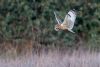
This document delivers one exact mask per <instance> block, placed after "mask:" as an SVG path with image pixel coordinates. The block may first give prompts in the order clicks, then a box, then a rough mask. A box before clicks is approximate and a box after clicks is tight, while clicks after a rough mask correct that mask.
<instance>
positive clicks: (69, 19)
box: [62, 10, 76, 30]
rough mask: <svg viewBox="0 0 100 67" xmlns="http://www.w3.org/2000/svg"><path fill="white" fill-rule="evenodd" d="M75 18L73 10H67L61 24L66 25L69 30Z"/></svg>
mask: <svg viewBox="0 0 100 67" xmlns="http://www.w3.org/2000/svg"><path fill="white" fill-rule="evenodd" d="M75 19H76V14H75V12H74V11H73V10H70V11H69V12H68V14H67V15H66V16H65V19H64V21H63V23H62V25H64V26H65V25H66V28H67V29H69V30H71V29H72V28H73V26H74V23H75Z"/></svg>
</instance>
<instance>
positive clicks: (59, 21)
mask: <svg viewBox="0 0 100 67" xmlns="http://www.w3.org/2000/svg"><path fill="white" fill-rule="evenodd" d="M54 15H55V18H56V20H57V23H58V24H61V23H62V22H61V20H60V19H59V18H58V17H57V14H56V12H54Z"/></svg>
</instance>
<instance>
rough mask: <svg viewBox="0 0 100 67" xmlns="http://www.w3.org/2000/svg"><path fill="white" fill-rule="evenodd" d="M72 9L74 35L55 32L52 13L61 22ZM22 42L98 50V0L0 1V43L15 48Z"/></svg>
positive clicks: (99, 24) (99, 11) (99, 16)
mask: <svg viewBox="0 0 100 67" xmlns="http://www.w3.org/2000/svg"><path fill="white" fill-rule="evenodd" d="M73 8H75V9H76V10H77V18H76V22H75V26H74V28H73V30H74V31H75V34H73V33H70V32H65V31H59V32H57V31H55V30H54V25H55V24H56V20H55V17H54V13H53V12H54V11H56V12H57V14H58V15H59V17H60V18H61V19H62V20H63V19H64V17H65V15H66V14H67V12H68V11H69V10H70V9H73ZM23 41H24V42H26V41H27V42H30V41H31V42H32V46H33V45H34V46H46V47H48V46H53V47H67V48H70V49H73V48H75V49H78V48H79V47H82V48H89V49H93V50H94V49H96V50H99V47H100V0H0V43H1V44H2V43H3V45H4V43H8V42H11V43H13V46H16V44H17V45H18V44H19V43H22V42H23ZM3 45H2V46H3ZM2 46H0V47H1V48H2ZM20 47H21V46H20ZM21 49H22V48H21ZM19 52H20V51H19Z"/></svg>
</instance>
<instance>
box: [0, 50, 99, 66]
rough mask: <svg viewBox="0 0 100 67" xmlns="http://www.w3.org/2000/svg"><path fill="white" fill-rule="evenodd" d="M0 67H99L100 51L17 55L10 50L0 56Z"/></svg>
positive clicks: (62, 51)
mask: <svg viewBox="0 0 100 67" xmlns="http://www.w3.org/2000/svg"><path fill="white" fill-rule="evenodd" d="M0 58H1V59H0V67H100V53H99V52H98V53H97V52H90V51H88V50H86V51H84V50H81V49H79V50H73V51H71V50H57V49H50V50H44V49H43V50H41V52H40V53H38V52H35V53H31V52H30V53H27V54H23V55H20V56H19V55H17V54H16V51H14V50H11V51H8V52H7V53H4V54H3V55H1V57H0Z"/></svg>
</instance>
